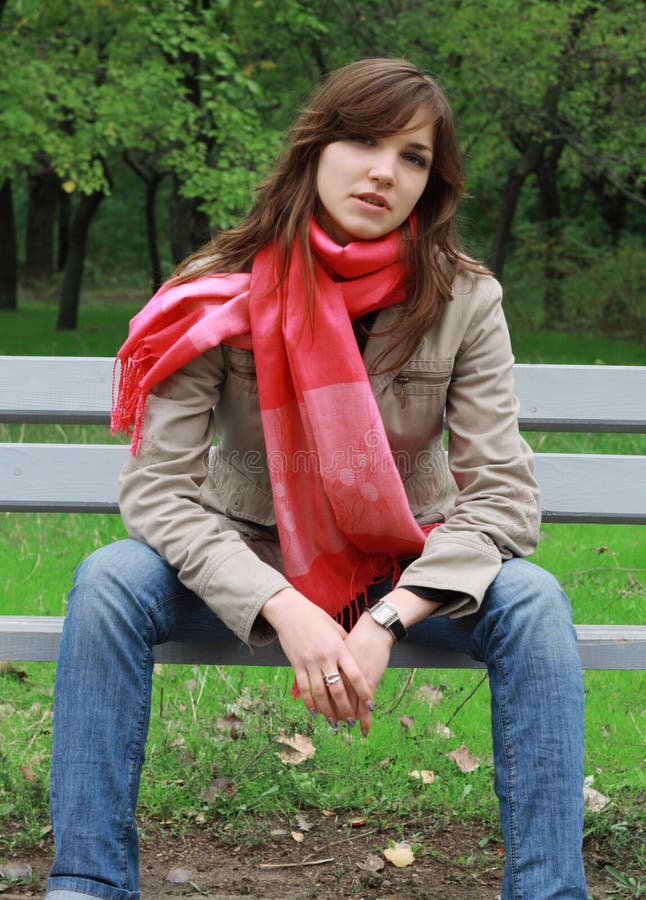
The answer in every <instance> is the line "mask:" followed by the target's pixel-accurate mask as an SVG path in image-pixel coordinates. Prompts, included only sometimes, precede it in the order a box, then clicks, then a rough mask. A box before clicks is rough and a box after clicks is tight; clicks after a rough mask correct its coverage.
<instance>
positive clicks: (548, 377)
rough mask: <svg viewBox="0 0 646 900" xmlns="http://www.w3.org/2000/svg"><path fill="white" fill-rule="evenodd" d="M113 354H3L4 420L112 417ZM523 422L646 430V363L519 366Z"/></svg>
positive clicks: (0, 404)
mask: <svg viewBox="0 0 646 900" xmlns="http://www.w3.org/2000/svg"><path fill="white" fill-rule="evenodd" d="M112 367H113V360H112V359H111V358H109V357H48V356H42V357H32V356H0V422H2V421H4V422H60V423H85V424H89V423H107V422H109V412H110V404H111V399H112ZM514 375H515V381H516V392H517V394H518V397H519V400H520V414H519V421H520V425H521V428H524V429H526V430H531V431H542V430H546V431H609V432H643V431H646V366H570V365H538V364H525V363H519V364H517V365H516V366H515V367H514Z"/></svg>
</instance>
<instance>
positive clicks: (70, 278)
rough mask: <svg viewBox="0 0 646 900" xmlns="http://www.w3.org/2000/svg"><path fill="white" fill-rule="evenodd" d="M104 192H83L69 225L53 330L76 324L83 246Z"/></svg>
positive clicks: (83, 257) (83, 259) (81, 275)
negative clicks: (66, 249) (68, 237)
mask: <svg viewBox="0 0 646 900" xmlns="http://www.w3.org/2000/svg"><path fill="white" fill-rule="evenodd" d="M104 196H105V195H104V194H103V192H102V191H94V193H93V194H83V196H82V198H81V200H80V201H79V205H78V208H77V210H76V213H75V215H74V218H73V219H72V224H71V227H70V244H69V251H68V254H67V262H66V263H65V272H64V275H63V287H62V290H61V299H60V304H59V308H58V319H57V321H56V330H57V331H63V330H66V329H74V328H76V325H77V322H78V308H79V302H80V299H81V282H82V280H83V265H84V263H85V246H86V243H87V235H88V231H89V228H90V223H91V222H92V219H93V218H94V215H95V213H96V211H97V209H98V208H99V204H100V203H101V201H102V200H103V197H104Z"/></svg>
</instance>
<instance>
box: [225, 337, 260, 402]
mask: <svg viewBox="0 0 646 900" xmlns="http://www.w3.org/2000/svg"><path fill="white" fill-rule="evenodd" d="M227 351H228V357H229V367H228V376H229V378H231V380H232V381H235V384H236V387H237V388H240V389H241V390H243V391H250V392H252V393H256V392H257V391H258V380H257V376H256V361H255V359H254V355H253V352H252V351H251V350H244V349H242V348H240V347H228V348H227Z"/></svg>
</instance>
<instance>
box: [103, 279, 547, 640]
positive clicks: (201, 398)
mask: <svg viewBox="0 0 646 900" xmlns="http://www.w3.org/2000/svg"><path fill="white" fill-rule="evenodd" d="M501 299H502V292H501V288H500V285H499V284H498V282H497V281H495V279H493V278H491V277H489V276H463V275H460V276H458V277H457V278H456V280H455V284H454V296H453V300H452V301H451V303H449V305H448V308H447V311H446V314H445V316H444V318H443V320H442V322H441V323H440V325H439V326H437V327H435V328H433V329H432V330H431V331H429V332H428V333H427V334H426V335H425V336H424V338H423V340H422V342H421V344H420V346H419V347H418V349H417V351H416V352H415V354H414V355H413V356H412V357H411V359H410V360H409V361H408V362H407V363H406V365H404V366H403V367H402V369H401V370H400V371H398V372H397V371H396V372H388V373H386V374H378V375H371V376H370V382H371V384H372V389H373V392H374V395H375V397H376V399H377V403H378V406H379V410H380V413H381V416H382V419H383V423H384V427H385V430H386V435H387V437H388V440H389V442H390V447H391V449H392V451H393V455H394V457H395V460H396V462H397V465H398V467H399V470H400V472H401V475H402V480H403V483H404V487H405V490H406V494H407V496H408V500H409V503H410V507H411V510H412V511H413V514H414V515H415V517H416V518H417V519H418V520H419V521H420V522H421V523H428V522H438V521H439V522H442V523H443V524H442V525H441V526H440V527H438V528H436V529H434V530H433V531H432V532H431V534H430V535H429V537H428V539H427V541H426V544H425V547H424V551H423V553H422V556H421V557H420V558H419V559H418V560H416V561H415V562H413V563H412V564H411V565H410V566H409V567H408V568H407V569H406V570H405V572H404V573H403V575H402V576H401V578H400V580H399V583H398V584H399V586H400V587H406V585H410V586H426V587H432V588H439V589H446V590H450V591H455V592H457V593H458V594H459V596H458V597H457V598H454V599H453V600H451V601H450V602H449V603H448V604H444V605H443V606H442V607H441V608H440V610H439V611H438V612H439V613H441V614H446V613H448V614H450V615H464V614H467V613H471V612H474V611H475V610H476V609H477V607H478V605H479V604H480V602H481V601H482V598H483V596H484V593H485V591H486V590H487V587H488V586H489V584H490V583H491V582H492V581H493V579H494V578H495V576H496V575H497V573H498V571H499V569H500V565H501V562H502V560H503V559H507V558H509V557H511V556H524V555H526V554H528V553H531V552H532V550H533V549H534V547H535V545H536V541H537V537H538V528H539V524H540V509H539V494H538V488H537V485H536V482H535V480H534V477H533V466H532V456H531V451H530V449H529V447H528V446H527V445H526V443H525V442H524V441H523V439H522V438H521V437H520V435H519V432H518V426H517V422H516V415H517V401H516V399H515V397H514V393H513V381H512V363H513V357H512V353H511V347H510V343H509V336H508V332H507V326H506V323H505V319H504V315H503V311H502V306H501ZM397 312H398V308H397V307H391V308H388V309H385V310H382V311H381V312H380V313H379V315H378V317H377V320H376V322H375V325H374V328H373V334H372V335H371V336H370V337H369V338H368V341H367V344H366V347H365V351H364V361H365V364H366V369H367V370H368V371H370V369H371V363H372V362H373V361H374V360H375V358H376V357H377V356H378V355H379V353H380V351H381V350H382V349H383V348H384V342H385V341H387V340H388V338H387V337H383V336H382V337H380V336H379V335H378V334H376V332H379V331H380V330H382V329H383V328H384V326H387V325H388V324H389V323H391V322H392V321H393V320H394V318H395V316H396V315H397ZM332 352H334V351H333V350H332ZM386 362H387V361H386ZM444 417H446V425H447V426H448V434H449V441H448V454H447V453H446V452H445V451H444V449H443V446H442V433H443V420H444ZM143 434H144V438H143V441H142V444H141V446H140V449H139V452H138V454H137V457H136V458H135V459H130V460H129V462H128V463H127V464H126V465H125V467H124V469H123V471H122V473H121V495H120V505H121V514H122V517H123V520H124V522H125V525H126V528H127V530H128V533H129V534H130V535H131V536H132V537H135V538H138V539H139V540H142V541H145V542H146V543H147V544H149V545H150V546H152V547H154V548H155V549H156V550H157V551H158V552H159V553H160V554H161V555H162V556H163V557H164V558H165V559H167V560H168V562H169V563H171V565H172V566H174V567H175V568H176V569H177V570H178V572H179V577H180V579H181V581H182V582H183V583H184V584H185V585H186V586H187V587H188V588H190V589H191V590H192V591H193V592H194V593H195V594H197V595H198V596H199V597H202V598H203V599H204V601H205V602H206V603H207V604H208V605H209V606H210V607H211V608H212V609H213V610H214V611H215V612H216V613H217V614H218V616H220V617H221V619H222V620H223V621H224V622H225V623H226V624H227V625H228V626H229V627H230V628H231V629H232V630H233V631H234V632H235V633H236V634H237V635H238V636H239V637H240V638H241V640H242V641H244V642H245V643H251V644H261V643H266V642H267V641H268V640H270V639H272V638H273V637H274V635H273V631H272V630H271V629H270V628H269V626H268V625H267V623H266V621H265V620H264V619H263V617H262V616H259V611H260V609H261V607H262V606H263V604H264V603H265V601H266V600H267V599H268V598H269V597H270V596H271V595H272V594H274V593H276V591H278V590H280V589H281V588H283V587H286V586H287V585H288V582H287V581H286V579H285V577H284V575H283V574H282V572H281V553H280V547H279V544H278V540H277V532H276V524H275V516H274V509H273V504H272V496H271V487H270V481H269V474H268V469H267V459H266V455H265V447H264V441H263V434H262V427H261V422H260V414H259V409H258V393H257V383H256V374H255V365H254V358H253V354H252V352H251V351H248V350H241V349H237V348H234V347H229V346H225V345H222V346H218V347H216V348H214V349H212V350H208V351H207V352H205V353H204V354H203V355H201V356H200V357H198V358H197V359H195V360H194V361H193V362H191V363H189V364H188V365H187V366H185V367H184V368H183V369H181V370H180V371H179V372H177V373H176V374H175V375H173V376H171V377H170V378H169V379H167V381H165V382H163V383H162V384H161V385H159V386H158V387H157V388H156V389H155V390H154V391H153V392H152V393H151V395H150V397H149V399H148V404H147V408H146V418H145V423H144V430H143ZM216 438H217V442H216V446H214V439H216Z"/></svg>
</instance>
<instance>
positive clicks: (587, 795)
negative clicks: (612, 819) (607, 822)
mask: <svg viewBox="0 0 646 900" xmlns="http://www.w3.org/2000/svg"><path fill="white" fill-rule="evenodd" d="M593 781H594V778H593V776H592V775H588V777H587V778H586V779H585V781H584V783H583V803H584V805H585V807H586V808H587V809H589V810H590V812H601V810H602V809H604V808H605V807H606V806H607V805H608V804H609V803H610V797H606V796H605V794H602V793H601V791H597V790H596V789H595V788H593V787H592V782H593Z"/></svg>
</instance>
